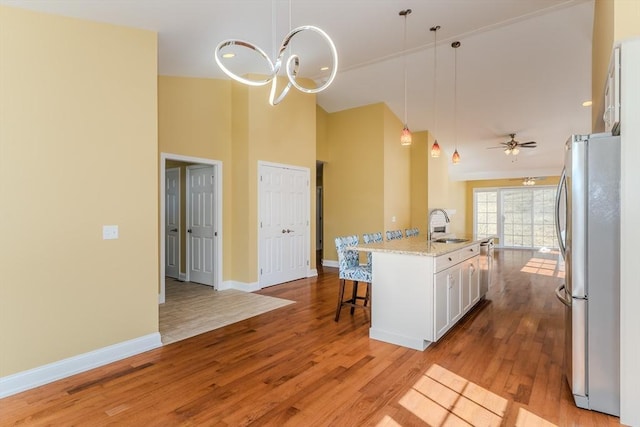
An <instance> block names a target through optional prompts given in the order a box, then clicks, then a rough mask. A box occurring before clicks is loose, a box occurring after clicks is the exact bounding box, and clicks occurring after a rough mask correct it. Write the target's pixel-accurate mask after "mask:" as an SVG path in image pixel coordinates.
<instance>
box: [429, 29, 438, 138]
mask: <svg viewBox="0 0 640 427" xmlns="http://www.w3.org/2000/svg"><path fill="white" fill-rule="evenodd" d="M439 29H440V25H436V26H435V27H431V31H433V133H434V138H435V140H436V141H437V139H438V138H437V137H435V133H436V128H437V126H438V116H437V113H436V105H437V102H436V98H437V96H436V94H437V90H438V85H437V81H436V75H437V72H438V55H437V49H438V30H439Z"/></svg>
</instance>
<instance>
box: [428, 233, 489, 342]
mask: <svg viewBox="0 0 640 427" xmlns="http://www.w3.org/2000/svg"><path fill="white" fill-rule="evenodd" d="M479 251H480V247H479V245H472V246H469V247H466V248H464V249H460V250H458V251H455V252H451V253H448V254H446V255H441V256H439V257H436V258H435V271H436V273H435V274H434V276H433V281H434V322H433V324H434V338H435V340H436V341H437V340H438V339H440V337H442V336H443V335H444V334H445V333H446V332H447V331H448V330H449V329H450V328H451V327H452V326H453V325H455V324H456V322H457V321H458V320H460V319H461V318H462V316H464V314H465V313H467V312H468V311H469V310H470V309H471V308H472V307H473V306H474V305H475V303H477V302H478V301H479V300H480V275H479V271H478V263H479V256H478V254H479Z"/></svg>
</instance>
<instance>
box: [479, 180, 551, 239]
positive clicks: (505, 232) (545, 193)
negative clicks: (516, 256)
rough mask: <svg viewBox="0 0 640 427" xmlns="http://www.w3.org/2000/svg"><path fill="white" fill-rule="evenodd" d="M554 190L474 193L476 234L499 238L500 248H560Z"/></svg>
mask: <svg viewBox="0 0 640 427" xmlns="http://www.w3.org/2000/svg"><path fill="white" fill-rule="evenodd" d="M555 197H556V188H555V187H546V186H545V187H543V186H538V187H530V188H492V189H475V190H474V194H473V200H474V233H475V234H476V235H477V236H478V237H488V236H498V238H499V239H500V246H503V247H514V248H543V247H546V248H557V247H558V242H557V239H556V233H555V218H554V208H555Z"/></svg>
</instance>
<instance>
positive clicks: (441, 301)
mask: <svg viewBox="0 0 640 427" xmlns="http://www.w3.org/2000/svg"><path fill="white" fill-rule="evenodd" d="M449 273H450V272H449V270H444V271H441V272H440V273H437V274H435V275H434V281H435V283H434V294H435V295H434V301H435V304H434V317H435V318H434V329H435V334H434V335H435V339H436V340H438V339H440V337H441V336H442V335H443V334H444V333H445V332H447V329H449Z"/></svg>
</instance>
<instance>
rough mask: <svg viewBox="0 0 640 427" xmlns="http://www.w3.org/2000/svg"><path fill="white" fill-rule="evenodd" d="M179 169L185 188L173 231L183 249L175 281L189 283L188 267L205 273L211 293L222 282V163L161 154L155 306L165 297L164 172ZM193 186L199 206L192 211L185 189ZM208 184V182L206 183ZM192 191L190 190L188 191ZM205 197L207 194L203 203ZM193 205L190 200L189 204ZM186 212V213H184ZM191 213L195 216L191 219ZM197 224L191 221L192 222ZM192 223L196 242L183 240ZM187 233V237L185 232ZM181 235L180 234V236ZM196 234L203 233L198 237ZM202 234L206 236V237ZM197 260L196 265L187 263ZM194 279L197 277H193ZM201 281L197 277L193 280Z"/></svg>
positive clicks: (189, 270)
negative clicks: (180, 215) (180, 169)
mask: <svg viewBox="0 0 640 427" xmlns="http://www.w3.org/2000/svg"><path fill="white" fill-rule="evenodd" d="M176 167H178V168H182V169H183V170H184V172H183V173H184V176H185V177H186V178H185V179H184V180H182V179H181V181H184V182H185V184H184V185H182V187H184V189H183V192H182V194H184V197H183V200H184V201H183V202H182V203H183V206H184V208H183V209H182V210H184V211H185V215H182V219H181V221H180V223H179V224H178V226H177V227H173V228H178V232H177V234H178V235H182V236H183V237H182V239H181V243H180V247H184V248H185V250H184V251H180V253H182V254H184V255H183V257H184V258H183V259H181V260H180V262H179V265H180V271H179V272H178V278H179V279H180V280H182V281H189V280H192V278H191V276H192V274H193V269H192V268H191V267H192V266H194V267H196V270H198V271H209V272H210V274H211V281H210V282H209V283H207V284H208V285H210V286H212V287H213V288H214V289H218V287H219V285H220V283H221V282H222V242H223V236H222V162H220V161H217V160H210V159H203V158H198V157H190V156H182V155H178V154H170V153H161V154H160V230H161V232H160V286H159V287H160V289H159V295H158V302H159V303H160V304H162V303H164V302H165V297H166V287H165V286H166V283H165V280H166V275H167V262H166V260H167V175H166V174H167V170H168V169H173V168H176ZM190 181H191V182H194V183H197V184H198V185H197V186H195V187H194V188H195V189H196V190H197V191H199V193H198V196H197V197H199V198H200V199H201V200H202V202H203V203H201V204H200V206H198V204H196V205H195V206H198V207H197V210H196V211H193V208H189V207H190V206H193V203H189V202H187V200H186V199H187V193H188V192H187V191H186V190H187V189H188V188H189V187H192V186H191V185H190V184H188V182H190ZM206 181H208V182H206ZM192 189H193V188H192ZM205 193H207V194H210V198H209V199H208V200H207V196H206V195H205ZM191 201H193V200H191ZM207 206H209V214H207V215H208V218H206V217H205V216H206V215H205V214H204V213H203V209H205V210H206V209H207ZM188 208H189V209H190V210H187V209H188ZM192 213H197V215H193V214H192ZM194 218H195V220H197V221H195V220H194ZM194 222H196V223H197V224H196V225H197V226H198V227H199V230H198V238H194V239H191V238H187V237H186V236H187V235H190V236H191V235H193V231H194V227H193V225H194V224H193V223H194ZM189 230H191V233H189V232H188V231H189ZM183 231H184V232H183ZM200 232H205V234H201V233H200ZM206 232H208V233H210V235H209V234H206ZM194 256H195V257H197V260H196V262H195V263H194V262H192V261H190V259H193V258H194ZM196 276H197V275H196ZM196 276H194V277H195V278H196V280H201V279H202V278H201V277H196Z"/></svg>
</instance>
